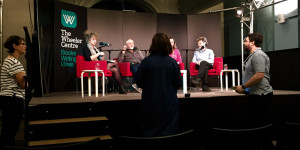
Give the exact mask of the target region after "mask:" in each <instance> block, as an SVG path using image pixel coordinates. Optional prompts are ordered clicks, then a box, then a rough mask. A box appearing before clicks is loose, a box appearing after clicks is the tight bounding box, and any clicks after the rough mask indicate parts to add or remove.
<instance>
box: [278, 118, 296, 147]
mask: <svg viewBox="0 0 300 150" xmlns="http://www.w3.org/2000/svg"><path fill="white" fill-rule="evenodd" d="M276 150H300V123H293V122H286V123H285V125H284V127H283V129H282V131H281V134H280V135H279V138H278V141H277V143H276Z"/></svg>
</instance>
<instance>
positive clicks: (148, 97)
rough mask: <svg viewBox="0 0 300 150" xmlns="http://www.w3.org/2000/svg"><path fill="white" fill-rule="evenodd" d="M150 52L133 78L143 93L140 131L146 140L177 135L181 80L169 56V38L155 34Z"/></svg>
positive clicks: (170, 51) (170, 47)
mask: <svg viewBox="0 0 300 150" xmlns="http://www.w3.org/2000/svg"><path fill="white" fill-rule="evenodd" d="M149 52H150V55H149V56H148V57H146V58H145V59H144V60H143V61H142V63H141V65H140V67H139V69H138V71H137V73H136V76H135V81H136V84H137V85H138V86H139V87H141V88H142V89H143V91H142V100H141V103H140V106H139V125H140V129H141V132H142V135H143V136H146V137H154V136H167V135H172V134H176V132H177V128H178V116H179V101H178V98H177V90H178V89H179V87H180V86H181V85H182V80H181V74H180V69H179V67H178V64H177V62H176V60H174V59H173V58H171V57H170V56H169V54H171V53H172V46H171V43H170V40H169V37H168V36H167V35H166V34H164V33H157V34H155V35H154V37H153V39H152V44H151V46H150V50H149Z"/></svg>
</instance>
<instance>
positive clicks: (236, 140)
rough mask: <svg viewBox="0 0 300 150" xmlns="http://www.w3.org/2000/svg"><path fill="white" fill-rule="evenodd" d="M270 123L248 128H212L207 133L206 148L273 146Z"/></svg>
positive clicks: (245, 149) (248, 149) (258, 149)
mask: <svg viewBox="0 0 300 150" xmlns="http://www.w3.org/2000/svg"><path fill="white" fill-rule="evenodd" d="M271 130H272V124H269V125H266V126H261V127H257V128H249V129H222V128H212V129H211V130H210V131H209V134H208V138H207V139H208V142H207V145H206V147H207V148H208V149H212V150H215V149H230V150H241V149H242V150H261V149H265V148H274V146H273V144H272V140H271V138H270V133H271Z"/></svg>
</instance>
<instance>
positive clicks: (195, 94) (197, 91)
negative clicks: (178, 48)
mask: <svg viewBox="0 0 300 150" xmlns="http://www.w3.org/2000/svg"><path fill="white" fill-rule="evenodd" d="M211 89H212V91H211V92H202V89H201V88H189V90H188V93H190V97H191V98H203V97H220V96H244V95H243V94H238V93H236V92H234V91H233V90H231V89H229V90H228V91H227V92H226V91H225V90H224V91H223V92H222V91H221V90H220V88H217V87H213V88H211ZM293 94H298V95H299V94H300V91H286V90H274V95H293ZM177 96H178V98H184V97H185V94H183V92H182V90H178V95H177ZM140 99H141V93H137V92H134V91H129V93H128V94H118V93H116V92H111V93H106V94H105V96H104V97H103V96H102V93H99V97H95V94H94V93H92V95H91V96H88V94H87V93H85V94H84V97H82V96H81V92H80V91H79V92H76V91H70V92H53V93H48V94H44V95H43V96H42V97H33V98H32V100H31V101H30V106H32V105H38V104H57V103H82V102H101V101H122V100H140Z"/></svg>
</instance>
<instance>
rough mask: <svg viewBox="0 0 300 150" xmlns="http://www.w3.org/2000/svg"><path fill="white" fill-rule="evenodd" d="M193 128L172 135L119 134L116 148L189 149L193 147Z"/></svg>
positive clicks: (124, 149)
mask: <svg viewBox="0 0 300 150" xmlns="http://www.w3.org/2000/svg"><path fill="white" fill-rule="evenodd" d="M193 133H194V132H193V130H189V131H186V132H182V133H179V134H175V135H170V136H161V137H131V136H119V137H118V138H117V139H116V143H115V146H114V148H116V149H117V150H128V149H130V150H150V149H151V150H157V149H165V150H167V149H170V150H189V149H191V148H192V143H191V141H192V138H193Z"/></svg>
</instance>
